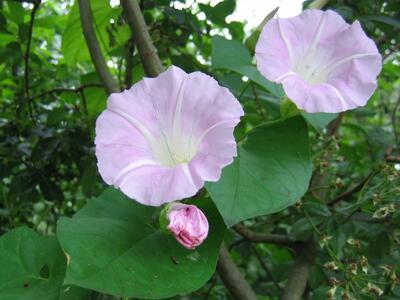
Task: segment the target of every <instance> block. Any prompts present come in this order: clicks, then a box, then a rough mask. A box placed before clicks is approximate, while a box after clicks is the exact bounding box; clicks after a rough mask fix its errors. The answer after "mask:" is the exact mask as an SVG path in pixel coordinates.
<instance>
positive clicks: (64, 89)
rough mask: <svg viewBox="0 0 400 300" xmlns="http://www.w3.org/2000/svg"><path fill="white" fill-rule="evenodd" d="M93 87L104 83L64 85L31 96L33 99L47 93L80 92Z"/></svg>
mask: <svg viewBox="0 0 400 300" xmlns="http://www.w3.org/2000/svg"><path fill="white" fill-rule="evenodd" d="M92 87H102V85H101V84H100V83H88V84H83V85H81V86H79V87H77V88H64V87H60V88H54V89H51V90H49V91H46V92H43V93H40V94H37V95H34V96H32V97H31V99H35V98H41V97H44V96H47V95H51V94H56V93H64V92H70V93H80V92H81V91H83V90H84V89H87V88H92Z"/></svg>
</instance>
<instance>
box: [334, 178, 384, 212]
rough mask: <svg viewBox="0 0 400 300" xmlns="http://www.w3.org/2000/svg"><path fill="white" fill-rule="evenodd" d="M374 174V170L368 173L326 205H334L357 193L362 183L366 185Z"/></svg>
mask: <svg viewBox="0 0 400 300" xmlns="http://www.w3.org/2000/svg"><path fill="white" fill-rule="evenodd" d="M375 174H376V172H375V171H373V172H371V173H369V174H368V175H367V177H365V178H364V179H363V180H361V181H360V183H358V184H357V185H356V186H354V187H352V188H350V189H348V190H347V191H345V192H344V193H342V194H340V195H339V196H337V197H336V198H334V199H332V200H331V201H329V202H328V206H335V205H336V204H337V203H339V202H340V201H342V200H345V199H348V198H349V197H351V196H352V195H354V194H356V193H358V192H359V191H361V189H362V188H363V187H364V185H366V184H367V183H368V182H369V181H370V179H371V178H372V177H373V176H374V175H375Z"/></svg>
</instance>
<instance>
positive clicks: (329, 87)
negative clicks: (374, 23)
mask: <svg viewBox="0 0 400 300" xmlns="http://www.w3.org/2000/svg"><path fill="white" fill-rule="evenodd" d="M256 58H257V66H258V68H259V69H260V71H261V73H262V74H263V75H264V76H265V77H266V78H267V79H269V80H272V81H275V82H278V83H283V86H284V90H285V92H286V94H287V95H288V96H289V98H290V99H291V100H292V101H293V102H295V103H296V104H297V105H298V106H299V108H301V109H304V110H306V111H307V112H340V111H345V110H348V109H353V108H356V107H358V106H363V105H365V104H366V103H367V101H368V99H369V98H370V97H371V96H372V94H373V92H374V90H375V88H376V76H377V75H378V74H379V72H380V70H381V67H382V62H381V57H380V55H379V52H378V49H377V48H376V45H375V44H374V42H373V41H372V40H371V39H369V38H368V37H367V36H366V34H365V33H364V31H363V30H362V28H361V26H360V23H359V22H358V21H356V22H354V23H353V24H352V25H349V24H347V23H346V22H345V21H344V19H343V18H342V17H341V16H340V15H339V14H337V13H336V12H334V11H329V10H328V11H321V10H305V11H304V12H303V13H301V14H300V15H299V16H296V17H293V18H288V19H273V20H271V21H269V22H268V23H267V24H266V26H265V27H264V29H263V31H262V33H261V35H260V39H259V42H258V44H257V47H256ZM293 89H297V90H293ZM314 102H315V103H314ZM317 102H318V103H317Z"/></svg>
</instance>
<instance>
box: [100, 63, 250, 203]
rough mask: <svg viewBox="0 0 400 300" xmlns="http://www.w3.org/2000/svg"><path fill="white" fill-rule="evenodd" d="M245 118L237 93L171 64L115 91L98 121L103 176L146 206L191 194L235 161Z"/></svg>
mask: <svg viewBox="0 0 400 300" xmlns="http://www.w3.org/2000/svg"><path fill="white" fill-rule="evenodd" d="M242 115H243V110H242V107H241V106H240V104H239V102H238V101H237V100H236V99H235V98H234V96H233V95H232V94H231V93H230V92H229V91H228V90H227V89H226V88H223V87H221V86H219V85H218V83H217V82H216V81H215V80H214V79H213V78H211V77H210V76H208V75H205V74H203V73H201V72H194V73H191V74H187V73H185V72H184V71H182V70H181V69H179V68H178V67H171V68H169V69H168V70H167V71H165V72H163V73H162V74H161V75H160V76H158V77H156V78H144V79H143V80H141V81H140V82H138V83H136V84H135V85H134V86H133V87H132V88H131V89H129V90H125V91H123V92H121V93H114V94H111V96H110V97H109V99H108V102H107V109H106V110H105V111H104V112H103V113H102V114H101V115H100V116H99V118H98V119H97V122H96V139H95V144H96V156H97V160H98V164H97V165H98V168H99V171H100V174H101V176H102V178H103V179H104V181H105V182H106V183H108V184H110V185H114V186H115V187H117V188H120V189H121V190H122V192H123V193H125V194H126V195H127V196H128V197H130V198H134V199H136V200H137V201H138V202H140V203H143V204H146V205H153V206H159V205H161V204H163V203H166V202H170V201H174V200H179V199H183V198H187V197H191V196H193V195H194V194H196V192H197V191H198V190H199V189H200V188H201V187H202V186H203V185H204V181H217V180H218V179H219V177H220V175H221V170H222V168H223V167H224V166H226V165H228V164H230V163H231V162H232V161H233V157H234V156H236V142H235V139H234V137H233V128H234V127H235V126H236V125H237V124H238V122H239V119H240V116H242Z"/></svg>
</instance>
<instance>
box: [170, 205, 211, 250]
mask: <svg viewBox="0 0 400 300" xmlns="http://www.w3.org/2000/svg"><path fill="white" fill-rule="evenodd" d="M167 219H168V221H169V224H168V226H167V228H168V229H169V230H170V231H171V232H172V234H173V235H174V236H175V238H176V240H177V241H178V242H179V243H181V244H182V245H183V246H184V247H185V248H187V249H194V248H196V247H197V246H199V245H200V244H201V243H202V242H203V241H204V240H205V238H206V237H207V234H208V222H207V218H206V216H205V215H204V214H203V212H202V211H201V210H200V209H198V208H197V207H196V206H194V205H186V204H182V203H172V204H171V205H170V207H169V209H168V212H167Z"/></svg>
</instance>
